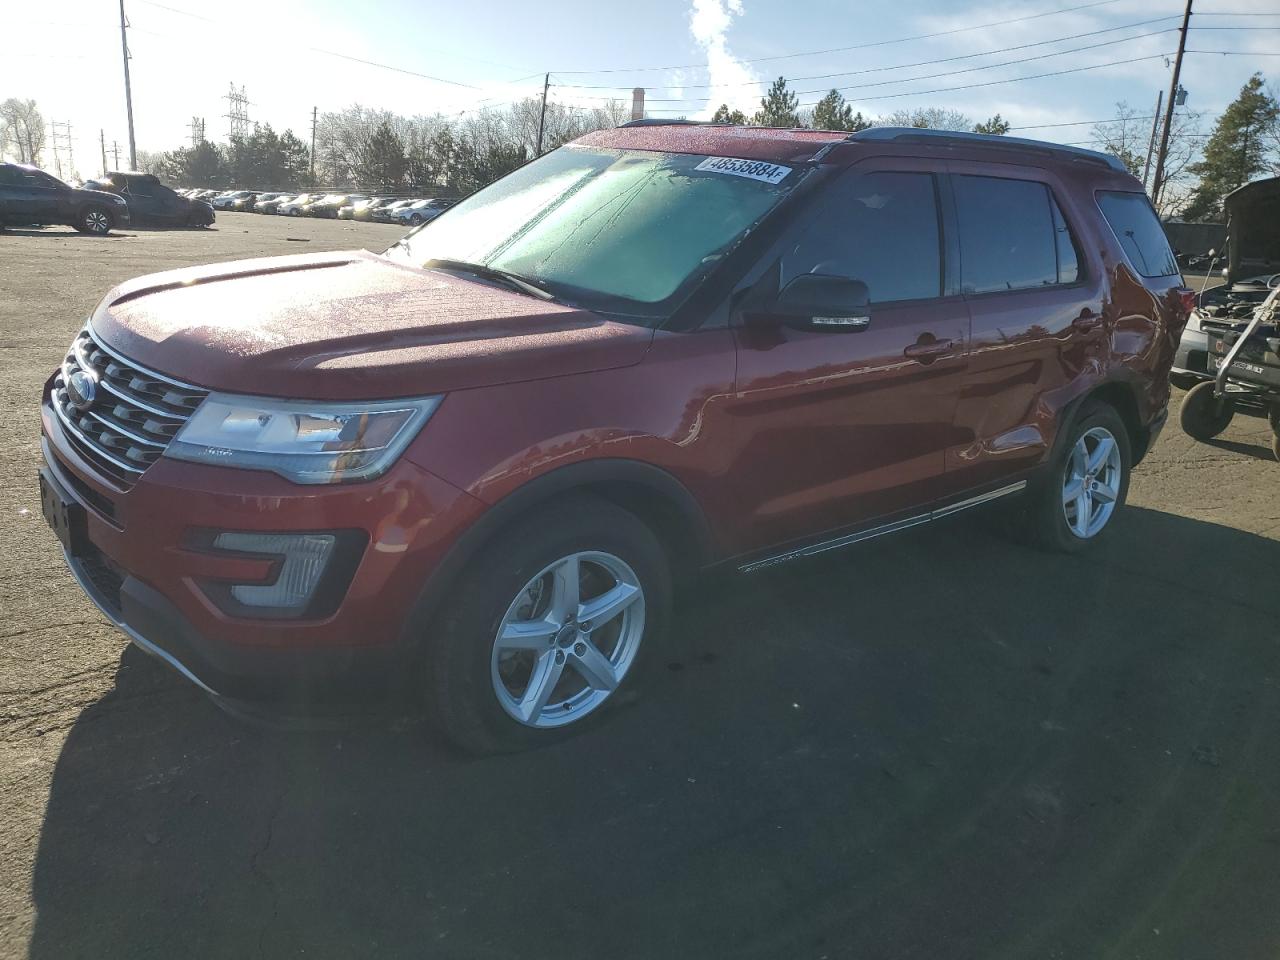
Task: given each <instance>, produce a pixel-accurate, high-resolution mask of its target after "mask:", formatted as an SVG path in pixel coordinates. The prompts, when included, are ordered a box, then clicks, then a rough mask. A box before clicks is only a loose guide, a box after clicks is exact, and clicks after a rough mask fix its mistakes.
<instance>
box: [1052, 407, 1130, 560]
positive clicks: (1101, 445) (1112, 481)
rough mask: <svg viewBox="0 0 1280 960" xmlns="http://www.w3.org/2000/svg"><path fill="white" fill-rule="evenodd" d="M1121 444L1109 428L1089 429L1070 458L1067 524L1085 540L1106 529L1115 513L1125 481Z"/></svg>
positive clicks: (1066, 488) (1065, 494)
mask: <svg viewBox="0 0 1280 960" xmlns="http://www.w3.org/2000/svg"><path fill="white" fill-rule="evenodd" d="M1123 469H1124V466H1123V463H1122V461H1121V459H1120V445H1119V444H1118V443H1116V438H1115V437H1114V436H1112V434H1111V431H1110V430H1108V429H1107V428H1106V427H1093V428H1091V429H1089V430H1086V431H1085V432H1084V433H1083V434H1082V435H1081V436H1080V439H1079V440H1077V441H1076V445H1075V446H1074V447H1073V448H1072V449H1071V456H1069V457H1068V458H1067V467H1066V475H1065V476H1064V478H1063V484H1062V510H1063V514H1064V515H1065V516H1066V520H1067V527H1068V528H1069V529H1070V530H1071V532H1072V533H1073V534H1075V536H1077V537H1079V538H1080V539H1081V540H1088V539H1090V538H1092V537H1095V536H1097V535H1098V534H1099V533H1101V532H1102V528H1103V527H1105V526H1106V525H1107V522H1108V521H1109V520H1110V519H1111V515H1112V514H1113V513H1114V512H1115V509H1116V501H1117V500H1118V499H1119V497H1120V485H1121V481H1122V480H1123V476H1122V471H1123Z"/></svg>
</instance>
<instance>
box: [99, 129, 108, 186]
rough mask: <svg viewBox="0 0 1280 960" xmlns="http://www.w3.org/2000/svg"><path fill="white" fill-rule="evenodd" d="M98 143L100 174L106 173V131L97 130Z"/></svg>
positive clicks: (104, 174)
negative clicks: (100, 157) (100, 163)
mask: <svg viewBox="0 0 1280 960" xmlns="http://www.w3.org/2000/svg"><path fill="white" fill-rule="evenodd" d="M98 143H99V144H100V145H101V146H102V175H103V176H104V177H105V176H106V175H107V132H106V131H105V130H99V131H98Z"/></svg>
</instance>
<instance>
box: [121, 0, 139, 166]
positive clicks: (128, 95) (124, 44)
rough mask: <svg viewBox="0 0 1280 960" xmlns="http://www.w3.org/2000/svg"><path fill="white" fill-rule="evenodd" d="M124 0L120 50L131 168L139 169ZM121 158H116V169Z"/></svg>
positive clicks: (122, 4) (122, 1)
mask: <svg viewBox="0 0 1280 960" xmlns="http://www.w3.org/2000/svg"><path fill="white" fill-rule="evenodd" d="M127 25H128V24H127V22H126V21H125V18H124V0H120V52H121V53H123V54H124V107H125V111H126V112H127V113H128V115H129V169H130V170H137V169H138V147H137V144H136V143H135V142H134V139H133V89H132V87H130V86H129V36H128V34H126V33H125V27H126V26H127ZM119 167H120V160H119V158H118V157H117V158H116V169H119Z"/></svg>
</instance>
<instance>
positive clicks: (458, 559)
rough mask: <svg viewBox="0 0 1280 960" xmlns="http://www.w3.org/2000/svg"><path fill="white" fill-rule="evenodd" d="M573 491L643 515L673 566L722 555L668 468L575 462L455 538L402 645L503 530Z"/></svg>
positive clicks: (694, 565)
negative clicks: (541, 505) (668, 553)
mask: <svg viewBox="0 0 1280 960" xmlns="http://www.w3.org/2000/svg"><path fill="white" fill-rule="evenodd" d="M575 493H577V494H586V495H590V496H597V497H601V498H603V499H606V500H610V501H612V502H614V503H616V504H618V505H619V506H622V507H624V508H626V509H628V510H631V511H632V512H633V513H635V514H637V515H638V516H640V518H641V519H642V520H644V521H645V522H647V523H648V524H650V526H652V527H654V528H655V529H654V532H655V533H656V534H657V535H658V537H659V539H661V540H663V541H664V542H665V545H666V546H667V547H668V551H669V552H670V554H671V557H672V561H673V567H676V568H677V569H690V570H698V569H701V568H703V567H705V566H708V565H709V564H710V563H711V562H712V561H713V559H715V558H716V557H717V555H718V552H717V548H716V545H715V542H714V538H713V536H712V534H711V528H710V525H709V524H708V523H707V519H706V516H705V515H704V513H703V511H702V507H701V505H700V504H699V503H698V501H697V499H696V498H695V497H694V496H693V494H692V493H690V492H689V490H688V488H687V487H685V485H684V484H683V483H681V482H680V481H679V480H678V479H676V478H675V477H674V476H673V475H672V474H670V473H668V472H667V471H666V470H663V469H662V468H660V467H655V466H653V465H652V464H649V463H644V462H641V461H639V460H627V459H622V458H602V459H598V460H586V461H583V462H580V463H574V464H570V465H568V466H564V467H560V468H558V469H556V470H552V471H549V472H548V473H544V474H542V475H540V476H538V477H535V478H534V479H532V480H530V481H528V482H527V483H525V484H523V485H522V486H520V487H518V488H517V489H515V490H513V491H512V492H511V493H509V494H507V495H506V496H505V497H503V498H502V499H501V500H499V501H497V502H496V503H494V504H493V505H492V506H491V507H490V508H489V509H488V510H486V511H485V512H484V513H483V514H482V515H481V516H480V519H478V520H477V521H476V522H475V523H474V524H473V525H472V526H471V527H470V528H469V529H468V530H467V531H466V532H465V533H464V534H463V535H462V536H461V537H459V538H458V541H457V543H455V544H454V545H453V546H452V547H451V548H450V549H449V552H448V553H447V554H446V555H445V557H444V559H443V560H442V561H441V562H440V564H439V566H437V567H436V569H435V570H434V571H433V572H432V573H431V574H430V576H429V577H428V580H427V583H426V586H425V587H424V588H423V590H422V593H421V595H420V596H419V598H418V601H417V602H416V603H415V605H414V608H413V610H412V612H411V613H410V615H409V617H408V619H407V621H406V625H405V629H404V632H403V634H402V637H401V640H402V644H404V645H410V644H412V643H414V642H415V641H417V640H420V639H421V638H422V636H423V635H424V633H425V628H426V627H427V625H428V624H429V623H430V621H431V618H432V617H433V616H434V615H435V613H436V612H437V610H438V609H439V607H440V604H441V602H442V601H443V600H444V599H445V598H447V597H448V596H449V595H450V593H451V592H452V591H451V588H452V586H453V584H454V583H455V582H456V581H457V578H458V577H459V576H460V575H461V574H462V572H463V571H464V570H465V569H466V568H467V566H468V565H469V564H470V563H471V561H472V560H473V559H475V557H476V555H477V554H479V552H480V551H481V550H482V549H483V548H484V547H485V546H486V545H487V544H488V543H489V542H490V541H491V540H493V538H494V537H495V536H497V535H498V534H499V533H500V532H501V531H502V530H503V529H505V528H506V527H508V526H510V525H511V524H512V523H514V522H516V521H518V520H520V519H521V518H523V517H525V516H527V515H528V514H529V513H530V512H531V511H532V510H534V509H536V508H537V507H538V506H539V505H540V504H543V503H546V502H549V501H550V500H553V499H557V498H560V497H565V496H572V495H574V494H575Z"/></svg>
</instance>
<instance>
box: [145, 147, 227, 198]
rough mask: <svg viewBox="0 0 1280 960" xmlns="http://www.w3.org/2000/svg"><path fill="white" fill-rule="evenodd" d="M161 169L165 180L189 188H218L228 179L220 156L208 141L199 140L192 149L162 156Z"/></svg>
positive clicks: (187, 148)
mask: <svg viewBox="0 0 1280 960" xmlns="http://www.w3.org/2000/svg"><path fill="white" fill-rule="evenodd" d="M162 169H163V171H164V172H163V174H162V176H163V177H164V178H165V179H166V180H170V181H172V182H174V183H180V184H184V185H186V186H189V187H220V186H223V185H224V184H226V183H227V182H228V181H229V179H230V178H229V177H228V176H227V175H226V171H225V169H224V165H223V162H222V154H221V153H219V152H218V148H217V147H215V146H214V145H213V144H212V143H210V142H209V141H208V140H201V141H200V142H199V143H198V144H196V145H195V146H194V147H185V148H180V149H177V150H170V151H169V152H168V153H166V154H165V155H164V160H163V165H162Z"/></svg>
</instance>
